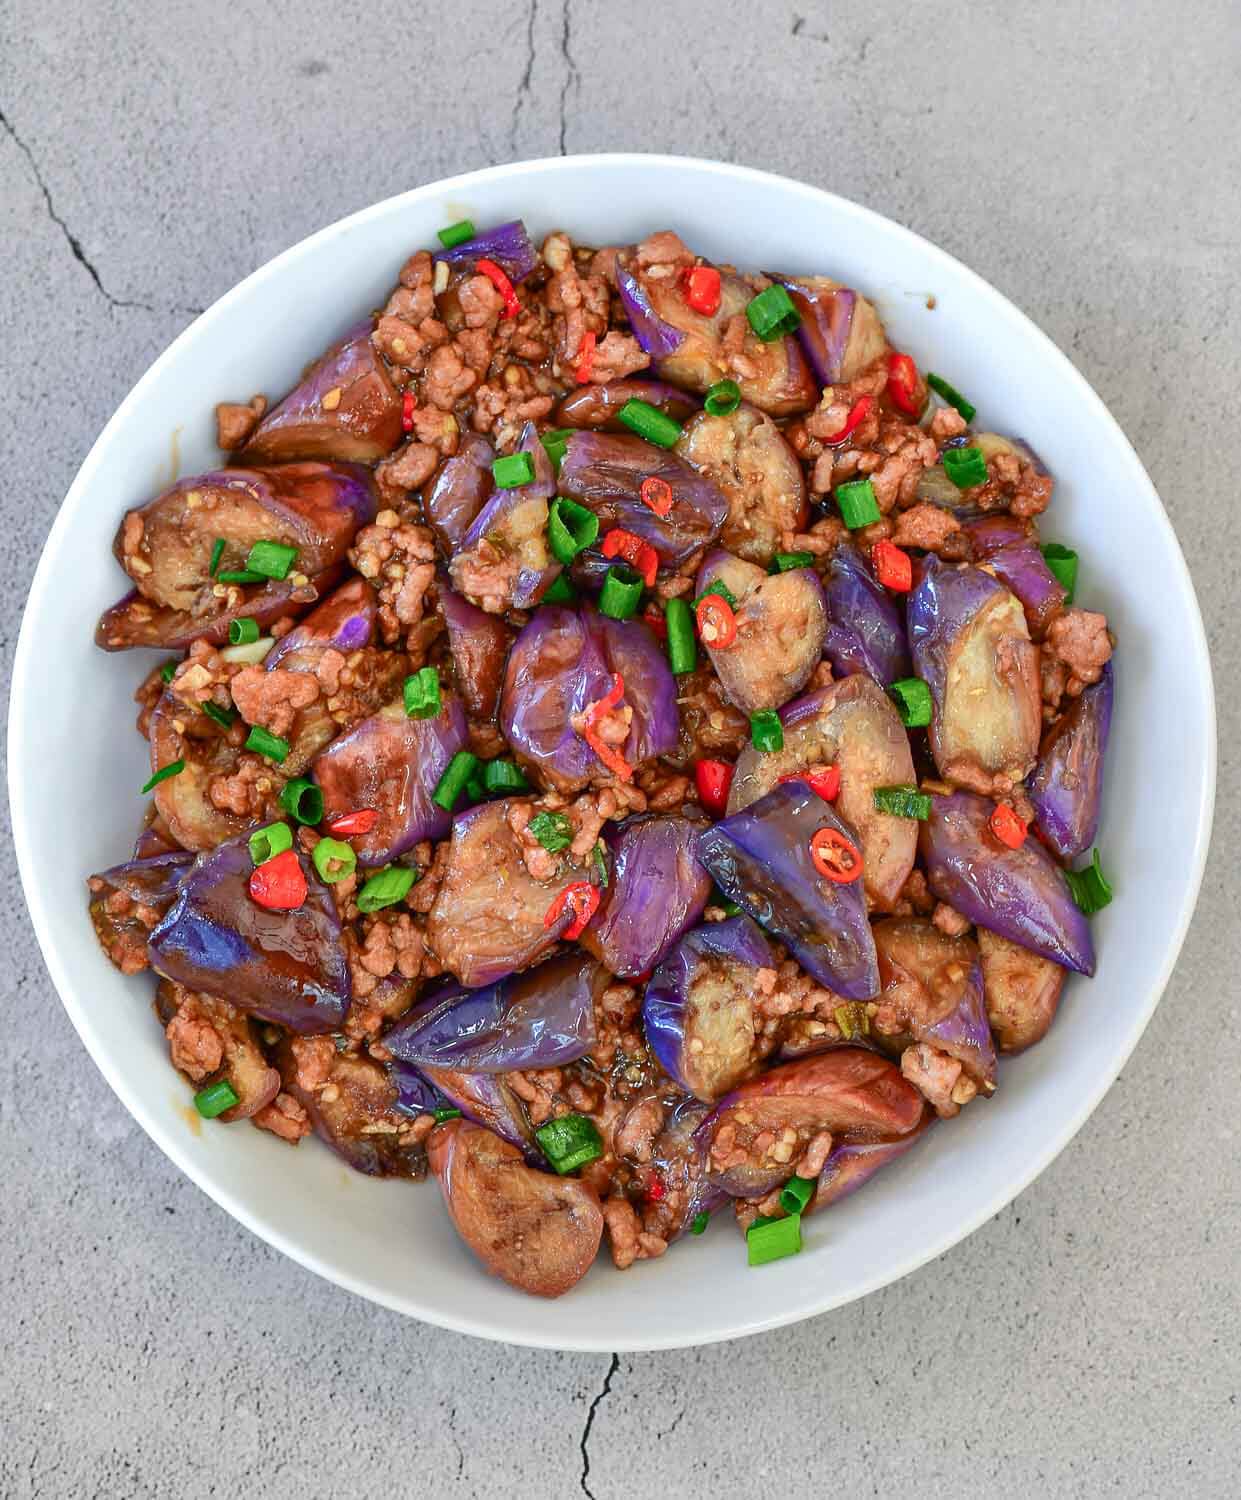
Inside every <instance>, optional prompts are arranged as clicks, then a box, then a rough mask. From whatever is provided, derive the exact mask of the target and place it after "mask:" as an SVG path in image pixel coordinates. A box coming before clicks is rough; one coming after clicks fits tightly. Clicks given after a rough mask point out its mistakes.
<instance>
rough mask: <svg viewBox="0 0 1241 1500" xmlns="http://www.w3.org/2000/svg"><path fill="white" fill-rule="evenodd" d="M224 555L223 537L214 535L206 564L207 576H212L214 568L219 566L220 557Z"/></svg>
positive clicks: (213, 575)
mask: <svg viewBox="0 0 1241 1500" xmlns="http://www.w3.org/2000/svg"><path fill="white" fill-rule="evenodd" d="M223 556H224V538H223V537H222V536H218V537H216V539H215V541H214V542H213V543H212V546H211V561H210V562H209V563H208V564H207V577H208V578H214V577H215V570H216V569H217V568H218V567H219V566H220V559H221V558H222V557H223Z"/></svg>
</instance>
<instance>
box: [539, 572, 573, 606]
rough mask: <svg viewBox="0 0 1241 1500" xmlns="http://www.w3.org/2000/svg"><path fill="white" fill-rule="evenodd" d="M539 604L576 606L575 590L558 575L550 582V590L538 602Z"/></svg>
mask: <svg viewBox="0 0 1241 1500" xmlns="http://www.w3.org/2000/svg"><path fill="white" fill-rule="evenodd" d="M539 602H540V603H541V604H576V603H577V590H576V589H575V588H574V587H573V585H572V584H571V583H570V582H569V580H568V578H567V577H566V576H565V574H563V573H558V574H557V575H556V577H555V578H554V579H553V580H552V585H551V588H549V589H548V591H547V592H546V593H545V594H544V595H543V597H542V599H541V600H540V601H539Z"/></svg>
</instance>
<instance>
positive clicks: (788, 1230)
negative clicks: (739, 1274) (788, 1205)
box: [745, 1214, 801, 1266]
mask: <svg viewBox="0 0 1241 1500" xmlns="http://www.w3.org/2000/svg"><path fill="white" fill-rule="evenodd" d="M745 1244H746V1253H747V1256H748V1259H749V1262H750V1264H751V1265H752V1266H765V1265H767V1263H768V1262H769V1261H773V1260H783V1259H784V1258H785V1256H787V1255H796V1254H797V1253H798V1251H799V1250H800V1249H801V1215H800V1214H790V1215H789V1216H788V1218H787V1219H768V1218H759V1219H755V1221H754V1222H753V1224H751V1225H750V1227H749V1229H747V1230H746V1235H745Z"/></svg>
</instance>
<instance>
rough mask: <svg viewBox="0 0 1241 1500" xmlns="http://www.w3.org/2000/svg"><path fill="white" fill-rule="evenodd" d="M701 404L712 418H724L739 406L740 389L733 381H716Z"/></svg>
mask: <svg viewBox="0 0 1241 1500" xmlns="http://www.w3.org/2000/svg"><path fill="white" fill-rule="evenodd" d="M702 404H703V405H704V406H705V407H706V408H707V410H708V411H709V412H710V413H711V415H712V416H713V417H726V416H728V414H729V413H730V412H734V411H736V410H737V408H738V407H739V406H740V405H741V387H740V386H739V385H738V384H737V382H736V381H735V380H717V381H716V382H715V384H714V385H713V386H712V387H711V389H710V390H709V391H708V392H707V397H706V400H705V401H704V402H703V403H702Z"/></svg>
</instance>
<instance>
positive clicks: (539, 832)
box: [527, 812, 573, 854]
mask: <svg viewBox="0 0 1241 1500" xmlns="http://www.w3.org/2000/svg"><path fill="white" fill-rule="evenodd" d="M527 827H528V828H529V831H530V836H531V837H532V838H536V839H538V841H539V843H540V844H542V845H543V847H544V849H546V850H547V852H548V853H549V854H558V853H559V852H560V850H561V849H567V848H568V847H569V845H570V844H571V843H572V842H573V824H572V823H570V821H569V820H568V818H566V817H565V815H564V813H558V812H557V813H549V812H541V813H538V814H536V815H535V816H534V817H533V818H531V819H530V822H529V824H528V825H527Z"/></svg>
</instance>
